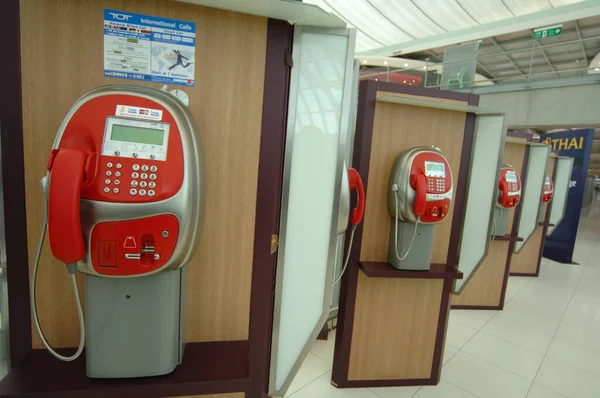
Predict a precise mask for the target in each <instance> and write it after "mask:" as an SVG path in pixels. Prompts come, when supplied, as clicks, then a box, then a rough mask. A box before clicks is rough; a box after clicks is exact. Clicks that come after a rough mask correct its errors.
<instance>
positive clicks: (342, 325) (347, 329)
mask: <svg viewBox="0 0 600 398" xmlns="http://www.w3.org/2000/svg"><path fill="white" fill-rule="evenodd" d="M377 87H378V84H377V82H374V81H372V80H363V81H361V82H360V83H359V92H358V108H357V109H358V112H357V115H356V132H355V137H354V154H353V158H352V167H353V168H355V169H356V170H358V172H359V174H360V177H361V179H362V180H363V184H364V188H365V199H367V198H368V196H369V190H368V185H369V181H368V176H369V162H370V159H371V144H372V139H373V121H374V119H375V102H376V101H375V100H376V97H377ZM367 200H368V199H367ZM362 235H363V223H360V224H359V225H358V227H357V228H356V231H355V233H354V243H353V245H352V248H351V250H350V259H349V262H348V268H347V270H346V273H345V274H344V275H343V276H342V280H341V281H340V284H341V285H340V300H339V307H338V321H337V331H336V335H335V351H334V354H333V368H332V374H331V380H332V383H333V384H334V385H337V386H339V387H342V386H343V385H345V383H346V382H347V381H348V371H349V366H350V347H351V344H352V324H353V322H354V309H355V306H356V303H355V301H356V289H357V285H358V272H359V271H358V270H359V268H358V263H359V261H360V248H361V246H362ZM349 239H350V234H348V233H346V242H345V247H348V243H349Z"/></svg>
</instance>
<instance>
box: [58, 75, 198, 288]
mask: <svg viewBox="0 0 600 398" xmlns="http://www.w3.org/2000/svg"><path fill="white" fill-rule="evenodd" d="M106 95H130V96H136V97H141V98H145V99H148V100H151V101H154V102H156V103H157V104H159V105H160V106H162V107H164V108H165V109H166V110H167V111H168V112H170V113H171V115H172V116H173V118H174V119H175V122H176V123H177V128H178V130H179V133H180V136H181V145H182V150H183V168H184V170H183V181H182V184H181V187H180V189H179V191H178V192H177V193H176V194H175V195H173V196H171V197H170V198H168V199H165V200H162V201H156V202H150V203H114V202H103V201H96V200H88V199H82V200H81V228H82V232H83V237H84V242H85V246H86V255H85V258H84V259H83V260H82V261H80V262H79V263H78V265H77V269H78V271H81V272H84V273H86V274H90V275H96V276H103V277H109V278H131V277H143V276H148V275H152V274H155V273H157V272H161V271H165V270H172V269H178V268H181V267H183V266H184V265H186V264H187V263H188V262H189V261H190V260H191V258H192V256H193V255H194V253H195V251H196V249H197V247H198V242H199V239H200V231H201V226H202V216H203V209H204V190H205V184H204V176H203V174H204V170H203V166H202V165H203V160H204V159H203V155H202V145H201V142H200V137H199V134H198V128H197V126H196V123H195V121H194V119H193V117H192V114H191V112H190V111H189V109H188V108H187V107H185V106H184V104H183V103H182V102H181V101H180V100H179V99H177V97H175V96H173V95H172V94H170V93H168V92H166V91H163V90H159V89H154V88H149V87H143V86H135V85H125V84H115V85H110V86H102V87H98V88H95V89H93V90H91V91H89V92H87V93H85V94H84V95H83V96H82V97H81V98H79V99H78V100H77V102H75V104H74V105H73V106H72V107H71V109H70V110H69V113H68V114H67V116H66V117H65V119H64V120H63V122H62V124H61V125H60V128H59V129H58V133H57V134H56V138H55V139H54V143H53V145H52V149H56V148H58V145H59V143H60V140H61V138H62V135H63V133H64V131H65V128H66V126H67V124H68V123H69V121H70V120H71V118H72V116H73V115H74V114H75V113H76V112H77V110H78V109H79V108H80V107H81V106H82V105H83V104H84V103H86V102H88V101H90V100H92V99H94V98H98V97H102V96H106ZM107 116H111V115H107ZM46 177H47V178H48V179H49V180H50V181H49V183H50V184H51V183H52V181H51V175H50V173H48V174H46ZM97 178H99V177H97ZM46 200H47V198H46ZM160 214H172V215H174V216H175V217H177V220H178V221H179V235H178V239H177V245H176V246H175V250H174V251H173V254H172V255H171V257H170V258H169V260H168V261H167V262H166V263H165V264H164V266H163V267H161V268H159V269H157V270H155V271H153V272H149V273H145V274H141V275H133V276H129V275H128V276H113V275H111V276H108V275H102V274H99V273H97V272H96V271H95V270H94V267H93V266H92V260H91V256H90V247H91V235H92V230H93V229H94V227H95V226H96V225H98V224H100V223H105V222H114V221H125V220H135V219H140V218H146V217H151V216H156V215H160ZM157 238H158V239H160V237H157Z"/></svg>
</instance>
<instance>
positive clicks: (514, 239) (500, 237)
mask: <svg viewBox="0 0 600 398" xmlns="http://www.w3.org/2000/svg"><path fill="white" fill-rule="evenodd" d="M494 240H502V241H507V242H523V241H524V240H525V239H523V238H519V237H518V236H511V235H496V236H494Z"/></svg>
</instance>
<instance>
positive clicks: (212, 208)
mask: <svg viewBox="0 0 600 398" xmlns="http://www.w3.org/2000/svg"><path fill="white" fill-rule="evenodd" d="M104 8H110V9H116V10H122V11H128V12H135V13H140V14H148V15H156V16H161V17H166V18H174V19H181V20H186V21H191V22H195V23H196V29H197V33H196V35H197V44H196V54H197V55H196V59H195V63H196V76H195V78H196V81H195V86H194V87H179V88H182V89H183V90H185V91H186V92H187V93H188V94H189V96H190V109H191V111H192V113H193V115H194V117H195V119H196V121H197V123H198V126H199V129H200V134H201V136H202V140H203V146H204V155H205V166H206V173H205V176H206V193H207V196H206V210H207V211H206V214H205V217H204V225H203V228H202V231H203V232H202V241H201V245H200V248H199V250H198V252H197V254H196V256H195V257H194V258H193V260H192V262H191V263H190V264H189V265H188V267H189V273H188V282H189V290H188V292H187V296H188V306H187V310H188V314H189V317H188V320H187V335H188V339H189V341H212V340H240V339H247V337H248V324H249V306H250V281H251V271H252V254H253V243H254V242H253V241H254V239H253V235H254V216H255V200H256V181H257V174H258V154H259V144H260V131H261V115H262V98H263V83H264V72H265V53H266V30H267V20H266V18H261V17H255V16H249V15H243V14H238V13H233V12H228V11H221V10H217V9H211V8H205V7H200V6H195V5H191V4H185V3H180V2H171V1H159V0H149V1H141V0H138V1H134V0H131V1H127V0H101V1H79V0H62V1H50V0H39V1H31V0H27V1H25V0H24V1H22V2H21V47H22V50H21V57H22V58H21V64H22V79H23V124H24V156H25V179H26V202H27V203H26V205H27V227H28V245H29V247H28V249H29V259H30V263H31V261H32V260H33V255H34V252H35V247H36V242H37V239H38V235H39V230H40V225H41V220H42V216H43V196H42V194H41V193H40V190H39V180H40V178H41V177H42V176H43V175H44V173H45V166H46V160H47V158H48V154H49V151H50V148H51V145H52V141H53V140H54V137H55V134H56V131H57V129H58V127H59V125H60V123H61V122H62V120H63V118H64V116H65V115H66V113H67V111H68V110H69V108H70V107H71V105H72V104H73V103H74V102H75V101H76V100H77V98H79V96H81V95H82V94H83V93H85V92H86V91H88V90H90V89H92V88H94V87H97V86H100V85H105V84H139V83H137V82H135V81H130V80H123V79H109V78H105V77H104V76H103V29H102V21H103V9H104ZM152 86H154V87H160V84H152ZM38 297H39V300H38V305H39V311H40V318H41V322H42V325H43V326H44V330H45V331H46V334H47V337H48V338H49V340H50V342H51V343H52V344H53V345H55V346H57V347H64V346H75V345H76V344H77V340H78V331H77V317H76V312H75V306H74V301H73V298H72V293H71V289H70V286H69V281H68V276H67V273H66V271H65V269H64V265H62V264H59V263H58V262H57V261H55V260H53V259H52V257H51V254H50V251H49V249H48V248H47V247H46V249H45V250H44V256H43V261H42V263H41V265H40V272H39V285H38ZM24 310H25V309H24ZM33 334H34V342H33V343H34V347H35V348H40V347H42V345H41V343H40V341H39V339H38V337H37V333H36V332H35V331H34V332H33Z"/></svg>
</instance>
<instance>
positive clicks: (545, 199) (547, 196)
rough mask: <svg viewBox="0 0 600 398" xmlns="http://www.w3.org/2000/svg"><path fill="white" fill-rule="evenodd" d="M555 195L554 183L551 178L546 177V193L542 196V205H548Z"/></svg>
mask: <svg viewBox="0 0 600 398" xmlns="http://www.w3.org/2000/svg"><path fill="white" fill-rule="evenodd" d="M553 193H554V183H553V182H552V179H551V178H550V177H549V176H546V179H545V180H544V192H543V194H542V203H548V202H550V201H551V200H552V195H553Z"/></svg>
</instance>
